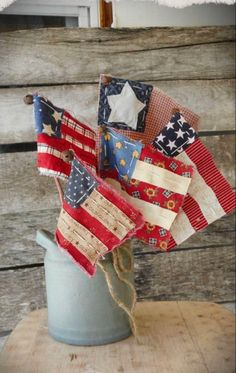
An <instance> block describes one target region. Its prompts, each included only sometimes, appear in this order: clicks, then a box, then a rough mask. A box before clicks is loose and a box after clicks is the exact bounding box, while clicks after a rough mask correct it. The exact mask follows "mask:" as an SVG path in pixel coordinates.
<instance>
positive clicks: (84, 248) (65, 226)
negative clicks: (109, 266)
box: [57, 210, 108, 264]
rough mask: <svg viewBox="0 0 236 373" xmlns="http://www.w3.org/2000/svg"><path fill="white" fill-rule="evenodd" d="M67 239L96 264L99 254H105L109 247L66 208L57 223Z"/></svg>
mask: <svg viewBox="0 0 236 373" xmlns="http://www.w3.org/2000/svg"><path fill="white" fill-rule="evenodd" d="M57 227H58V229H59V231H60V232H61V233H62V235H63V236H64V237H65V239H66V240H67V241H69V242H71V243H72V245H73V246H75V247H76V248H77V249H78V250H79V251H81V252H82V253H83V255H84V256H86V258H88V259H89V260H90V261H91V263H92V264H94V263H95V262H96V260H97V258H98V256H99V255H98V254H101V255H103V254H105V253H106V252H107V251H108V249H107V247H106V246H105V245H104V244H103V243H102V242H101V241H100V240H99V239H98V238H97V237H95V236H94V235H93V234H92V232H91V231H89V230H88V229H87V228H85V227H84V226H83V225H81V224H80V223H78V222H77V221H75V220H74V219H73V218H72V217H71V216H70V215H69V214H68V213H67V212H66V211H65V210H62V211H61V213H60V216H59V219H58V225H57Z"/></svg>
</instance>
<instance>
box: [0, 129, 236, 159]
mask: <svg viewBox="0 0 236 373" xmlns="http://www.w3.org/2000/svg"><path fill="white" fill-rule="evenodd" d="M198 134H199V137H209V136H212V137H213V136H230V135H236V130H229V131H227V130H221V131H200V132H199V133H198ZM36 150H37V142H36V141H31V142H20V143H11V144H0V154H4V153H20V152H32V151H36Z"/></svg>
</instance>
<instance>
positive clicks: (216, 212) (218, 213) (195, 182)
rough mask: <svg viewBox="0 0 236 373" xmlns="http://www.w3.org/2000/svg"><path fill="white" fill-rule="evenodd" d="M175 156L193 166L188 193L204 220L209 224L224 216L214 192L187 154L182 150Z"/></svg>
mask: <svg viewBox="0 0 236 373" xmlns="http://www.w3.org/2000/svg"><path fill="white" fill-rule="evenodd" d="M176 158H177V159H178V160H180V161H181V162H184V163H187V164H189V165H192V166H194V167H195V170H194V174H193V179H192V183H191V185H190V187H189V190H188V194H189V195H190V196H191V197H192V198H193V199H194V200H195V201H196V202H197V204H198V205H199V207H200V209H201V211H202V214H203V215H204V218H205V219H206V221H207V222H208V223H209V224H210V223H212V222H213V221H215V220H216V219H219V218H221V217H222V216H224V215H225V211H224V210H223V208H222V206H221V205H220V203H219V201H218V199H217V198H216V195H215V193H214V192H213V190H212V189H211V188H210V187H209V186H208V185H207V183H206V182H205V180H204V179H203V177H202V176H201V175H200V174H199V172H198V171H197V169H196V165H195V164H194V163H193V162H192V160H191V159H190V158H189V157H188V155H187V154H186V153H185V152H183V153H181V154H179V155H178V156H177V157H176Z"/></svg>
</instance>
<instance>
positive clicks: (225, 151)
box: [0, 135, 235, 214]
mask: <svg viewBox="0 0 236 373" xmlns="http://www.w3.org/2000/svg"><path fill="white" fill-rule="evenodd" d="M203 141H204V143H205V144H206V145H207V147H208V148H210V150H211V151H212V154H213V156H214V158H215V161H216V164H217V166H218V167H219V169H220V171H221V172H222V173H223V175H224V176H225V177H226V178H227V179H228V180H229V182H230V183H231V185H232V186H234V182H235V180H234V168H233V165H234V152H235V145H234V136H232V135H229V136H210V137H209V136H207V137H205V138H204V139H203ZM35 160H36V152H26V153H9V154H0V179H1V180H2V182H1V184H0V195H1V199H0V214H6V213H16V212H21V211H30V210H41V209H50V208H56V207H58V206H59V199H58V195H57V192H56V188H55V186H54V181H53V179H52V178H48V177H45V176H39V174H38V171H37V169H36V165H35V164H36V161H35Z"/></svg>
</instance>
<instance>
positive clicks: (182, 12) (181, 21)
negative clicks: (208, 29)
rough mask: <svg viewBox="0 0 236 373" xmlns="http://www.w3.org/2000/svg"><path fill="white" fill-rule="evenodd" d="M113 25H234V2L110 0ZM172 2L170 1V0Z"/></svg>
mask: <svg viewBox="0 0 236 373" xmlns="http://www.w3.org/2000/svg"><path fill="white" fill-rule="evenodd" d="M112 3H113V4H112V5H113V20H114V22H113V24H112V26H113V27H155V26H158V27H163V26H164V27H165V26H181V27H183V26H209V25H214V26H215V25H233V24H235V7H234V5H231V6H229V5H222V4H217V5H216V4H204V5H192V6H190V7H187V8H184V9H176V8H169V7H166V6H162V5H159V4H158V2H157V1H156V2H154V1H139V2H138V3H137V1H134V0H119V1H116V0H113V1H112ZM169 3H171V0H169Z"/></svg>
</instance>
